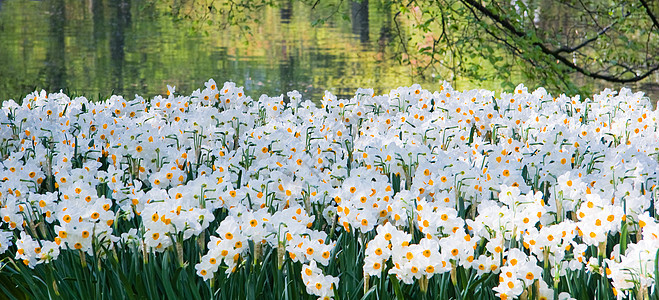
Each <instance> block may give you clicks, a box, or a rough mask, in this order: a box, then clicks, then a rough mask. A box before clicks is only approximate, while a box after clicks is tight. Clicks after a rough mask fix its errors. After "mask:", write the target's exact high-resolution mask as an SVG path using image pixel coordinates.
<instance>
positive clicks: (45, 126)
mask: <svg viewBox="0 0 659 300" xmlns="http://www.w3.org/2000/svg"><path fill="white" fill-rule="evenodd" d="M436 89H437V90H438V91H435V92H430V91H428V90H424V89H422V88H421V87H420V86H418V85H413V86H411V87H400V88H398V89H395V90H392V91H391V92H390V93H389V94H385V95H380V96H377V95H375V94H374V92H373V90H371V89H359V90H358V91H357V92H356V93H355V95H354V97H352V98H350V99H338V98H337V97H336V96H334V95H332V94H331V93H329V92H326V93H325V96H324V97H323V99H322V100H320V101H319V102H312V101H309V100H303V98H302V95H301V94H300V93H298V92H296V91H293V92H289V93H287V94H286V96H284V95H282V96H278V97H269V96H266V95H263V96H261V97H260V98H259V99H258V100H255V99H252V98H250V97H248V96H246V95H245V93H244V91H243V88H242V87H237V86H236V85H235V84H234V83H231V82H227V83H224V85H223V86H218V85H217V84H216V82H215V81H214V80H212V79H211V80H209V81H208V82H206V83H205V87H204V88H203V89H199V90H196V91H194V92H193V93H192V94H191V95H190V96H182V95H178V94H176V92H175V90H174V88H173V87H168V91H167V96H164V97H163V96H156V97H154V98H153V99H150V100H149V99H144V98H142V97H140V96H135V98H134V99H127V98H124V97H122V96H112V97H110V98H109V99H106V100H101V101H89V100H88V99H86V98H84V97H75V98H73V99H72V98H70V97H69V96H67V95H66V94H63V93H61V92H60V93H50V94H47V93H46V92H45V91H41V92H34V93H32V94H29V95H27V96H26V97H25V98H24V99H22V101H21V104H18V103H16V102H14V101H13V100H8V101H4V102H3V103H2V113H0V122H1V126H0V155H1V158H2V160H1V166H0V205H1V208H0V218H1V220H2V221H0V253H2V254H0V258H1V261H0V289H1V294H4V295H5V296H6V297H7V298H9V299H25V298H30V299H52V298H63V299H82V298H88V299H143V298H149V299H162V298H170V299H174V298H184V299H209V298H215V299H254V298H261V299H316V298H319V299H332V298H333V299H449V298H454V299H497V298H500V299H517V298H519V299H570V298H576V299H614V298H618V299H623V298H626V299H653V298H655V299H656V298H657V297H659V292H658V291H657V284H656V281H655V280H656V279H657V278H658V277H659V265H658V261H659V251H658V249H659V237H658V234H659V222H658V219H657V204H658V202H657V196H659V192H658V189H657V183H658V182H657V181H658V174H657V173H658V171H659V127H658V122H657V121H658V118H659V111H657V110H656V109H653V108H652V104H651V102H650V100H649V99H648V98H645V97H643V94H642V93H632V92H631V91H630V90H628V89H622V90H620V91H611V90H605V91H603V92H601V93H599V94H596V95H593V97H592V99H585V100H583V99H580V98H579V97H568V96H565V95H560V96H552V95H550V94H548V93H547V92H546V91H545V90H544V89H542V88H540V89H537V90H535V91H532V92H529V91H528V90H527V88H526V87H524V86H523V85H519V86H518V87H517V88H516V89H515V90H513V91H512V92H511V93H501V94H500V95H495V94H494V93H493V92H491V91H486V90H471V91H464V92H459V91H456V90H453V89H452V88H451V86H450V85H449V84H448V83H446V82H444V83H443V84H441V85H438V86H437V87H436ZM318 103H320V104H318Z"/></svg>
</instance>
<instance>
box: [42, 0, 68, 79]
mask: <svg viewBox="0 0 659 300" xmlns="http://www.w3.org/2000/svg"><path fill="white" fill-rule="evenodd" d="M49 4H50V10H49V13H50V16H49V18H48V21H49V25H50V26H49V30H48V33H49V34H48V42H47V48H46V60H45V64H44V68H43V73H44V74H45V78H46V80H47V88H48V89H49V90H59V89H63V88H65V87H66V57H65V53H64V50H65V49H66V46H65V44H64V25H65V24H66V11H65V6H64V0H51V1H49Z"/></svg>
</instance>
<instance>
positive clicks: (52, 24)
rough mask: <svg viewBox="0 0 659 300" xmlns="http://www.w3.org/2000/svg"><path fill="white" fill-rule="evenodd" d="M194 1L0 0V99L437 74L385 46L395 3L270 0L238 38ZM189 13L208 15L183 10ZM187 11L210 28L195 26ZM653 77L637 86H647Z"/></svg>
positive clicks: (304, 88) (257, 87) (251, 88)
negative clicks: (322, 7) (336, 7)
mask: <svg viewBox="0 0 659 300" xmlns="http://www.w3.org/2000/svg"><path fill="white" fill-rule="evenodd" d="M202 2H203V1H190V0H168V1H163V0H115V1H112V0H85V1H77V0H44V1H21V0H0V99H8V98H20V97H22V95H25V94H27V93H29V92H31V91H33V90H34V89H35V88H38V89H42V88H43V89H47V90H49V91H57V90H59V89H69V90H70V91H74V92H76V93H78V94H84V95H88V96H91V97H96V95H99V94H101V95H102V96H107V95H109V94H110V93H117V94H124V95H126V96H128V97H132V96H133V95H134V94H140V95H143V96H145V97H152V96H154V95H156V94H162V93H164V92H165V87H166V85H167V84H171V85H176V86H177V91H180V92H181V93H183V94H189V93H190V92H192V90H193V89H197V88H199V87H200V86H202V83H203V82H204V81H205V80H207V79H208V78H211V77H212V78H215V79H216V81H218V82H220V83H221V82H224V81H235V82H236V83H237V84H239V85H244V86H245V87H246V89H247V91H248V93H249V94H250V95H252V96H253V97H258V96H259V95H260V94H261V93H267V94H270V95H278V94H281V93H285V92H287V91H290V90H293V89H296V90H299V91H300V92H302V93H303V95H304V97H305V98H307V99H315V100H318V99H320V98H321V97H322V95H323V93H324V91H325V90H326V89H328V90H330V91H331V92H333V93H335V94H338V95H340V96H349V95H352V94H354V92H355V90H356V89H357V88H358V87H372V88H374V89H375V90H376V93H384V92H388V91H389V90H390V89H392V88H396V87H398V86H401V85H410V84H412V83H415V82H418V83H421V84H422V85H423V86H424V87H426V88H429V89H436V88H437V87H438V81H437V80H434V79H432V78H428V79H422V78H418V77H416V78H415V77H413V75H412V73H411V72H410V69H409V68H408V67H406V66H401V65H400V64H399V63H398V60H397V59H396V55H395V54H396V51H397V49H396V47H392V46H391V45H390V44H391V43H390V42H391V41H392V40H393V35H392V28H393V27H392V24H393V22H392V16H393V12H394V10H395V9H396V8H395V7H392V6H391V4H390V3H388V1H368V0H363V1H358V0H354V1H350V2H347V3H346V4H348V5H344V6H342V10H341V11H339V12H338V13H337V15H336V16H335V17H333V18H331V19H329V20H327V23H326V24H325V25H324V26H320V27H312V26H311V23H312V21H314V20H315V19H316V18H317V17H318V16H319V15H329V14H330V12H323V11H320V12H319V11H314V10H312V9H311V7H309V6H308V5H305V4H303V3H300V2H299V1H294V0H280V1H278V2H277V3H278V7H276V8H268V9H265V10H263V11H261V12H258V13H254V15H253V16H250V18H248V21H247V22H248V24H247V25H249V26H250V28H251V32H249V33H248V34H245V33H244V32H241V31H240V30H239V29H237V28H224V27H222V26H219V25H218V24H219V22H218V20H221V18H222V17H223V16H222V15H219V14H217V15H212V14H211V15H208V13H207V12H206V11H207V9H206V7H205V6H200V5H202V4H200V3H202ZM527 2H529V3H528V5H536V6H537V7H538V9H537V14H538V16H534V19H535V18H538V19H539V22H545V23H543V24H544V25H543V24H540V25H539V26H557V27H561V26H570V25H569V24H568V23H565V22H562V21H561V20H560V19H559V20H552V19H551V16H554V17H556V16H559V17H560V14H559V13H558V12H552V11H551V7H545V5H546V3H547V2H550V1H539V0H528V1H527ZM195 10H196V11H200V12H203V13H205V14H202V17H206V18H207V19H203V18H201V19H200V18H198V17H199V16H190V15H189V14H190V12H192V11H195ZM342 16H347V17H348V20H345V19H344V18H342ZM190 19H192V20H196V19H200V20H204V21H208V22H210V24H211V25H208V26H203V27H195V26H193V25H191V24H192V23H193V22H190V21H189V20H190ZM253 19H258V20H259V21H260V22H258V23H257V22H253ZM547 20H549V21H547ZM203 23H205V22H203ZM559 23H560V24H559ZM371 33H373V36H372V37H371ZM250 34H251V37H249V38H246V36H250ZM246 41H248V43H246ZM658 79H659V78H658V77H657V76H654V79H652V80H648V82H649V83H646V84H647V85H646V86H642V88H643V89H646V91H651V90H652V89H653V87H656V86H657V84H656V82H657V80H658ZM494 85H495V83H491V85H490V86H482V87H484V88H488V89H496V88H497V87H496V86H494ZM604 85H606V84H604ZM474 87H476V86H473V85H472V86H470V85H468V84H461V85H459V88H461V89H462V88H474ZM654 91H655V93H656V94H657V93H658V92H657V91H656V89H655V90H654ZM656 94H655V95H656Z"/></svg>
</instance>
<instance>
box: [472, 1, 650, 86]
mask: <svg viewBox="0 0 659 300" xmlns="http://www.w3.org/2000/svg"><path fill="white" fill-rule="evenodd" d="M460 1H461V2H462V3H463V4H465V5H466V6H471V7H473V8H475V9H476V10H478V11H480V12H481V13H482V14H484V15H485V16H487V17H488V18H490V19H491V20H492V21H494V22H495V23H497V24H499V25H500V26H502V27H503V28H505V29H506V30H508V31H509V32H510V33H512V34H513V35H515V36H517V37H519V38H526V34H525V33H524V32H523V31H521V30H520V29H518V28H517V27H515V26H514V25H513V24H511V23H510V21H508V20H507V19H505V18H503V17H501V16H499V15H498V14H496V13H494V12H493V11H491V10H489V9H488V8H486V7H484V6H483V5H482V4H481V3H479V2H477V1H475V0H460ZM640 1H644V0H640ZM648 12H649V10H648ZM650 14H651V13H650ZM531 44H532V45H533V46H536V47H538V48H539V49H540V51H542V53H544V54H546V55H549V56H551V57H554V58H555V59H556V60H557V61H559V62H561V63H563V64H564V65H566V66H567V67H568V68H570V69H573V70H575V71H576V72H579V73H581V74H584V75H586V76H588V77H592V78H595V79H602V80H606V81H609V82H616V83H629V82H636V81H640V80H643V79H644V78H646V77H648V76H649V75H650V74H652V73H653V72H655V71H657V70H659V64H657V65H656V66H654V67H653V68H650V69H649V70H647V71H646V72H645V73H642V74H640V75H637V76H634V77H631V78H620V77H617V76H610V75H605V74H601V73H599V72H592V71H590V70H587V69H584V68H582V67H579V66H577V65H576V64H574V63H573V62H572V61H570V60H569V59H568V58H566V57H564V56H561V55H560V53H558V52H557V51H556V50H551V49H549V48H548V47H547V46H546V45H545V44H543V43H540V42H538V41H534V42H532V43H531Z"/></svg>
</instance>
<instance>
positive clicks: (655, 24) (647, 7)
mask: <svg viewBox="0 0 659 300" xmlns="http://www.w3.org/2000/svg"><path fill="white" fill-rule="evenodd" d="M639 1H641V5H643V7H644V8H645V11H646V12H647V13H648V16H650V19H651V20H652V23H653V24H654V26H657V28H659V21H657V17H656V16H655V15H654V14H653V13H652V11H651V10H650V6H649V5H648V3H647V2H645V0H639Z"/></svg>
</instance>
